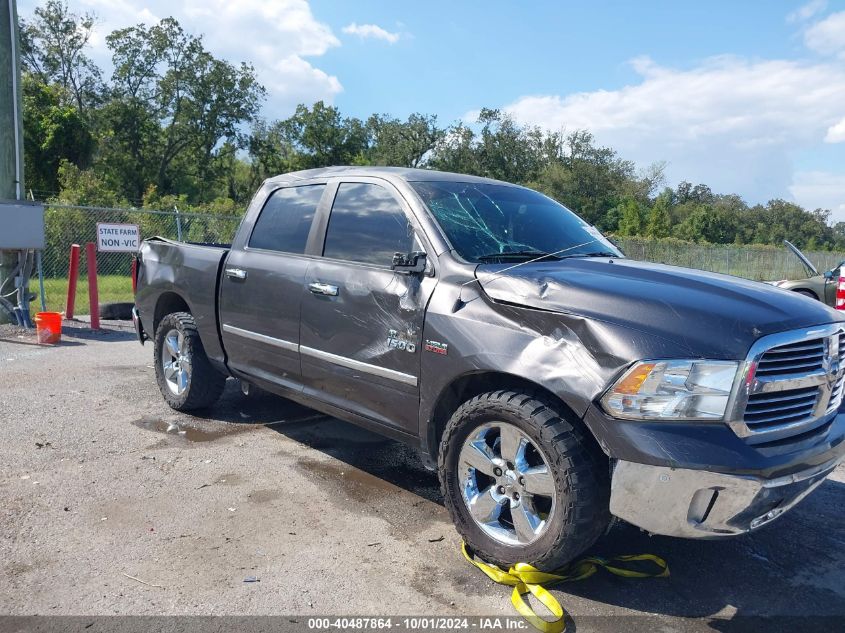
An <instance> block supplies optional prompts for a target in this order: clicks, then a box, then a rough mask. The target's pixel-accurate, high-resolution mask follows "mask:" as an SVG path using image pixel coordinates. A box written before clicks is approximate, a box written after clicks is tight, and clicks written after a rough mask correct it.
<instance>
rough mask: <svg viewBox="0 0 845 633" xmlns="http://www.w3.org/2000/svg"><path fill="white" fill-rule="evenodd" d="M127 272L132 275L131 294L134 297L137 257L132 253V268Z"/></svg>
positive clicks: (136, 286) (136, 285)
mask: <svg viewBox="0 0 845 633" xmlns="http://www.w3.org/2000/svg"><path fill="white" fill-rule="evenodd" d="M129 274H130V275H132V296H133V297H134V296H135V294H136V293H137V292H138V258H137V257H135V256H134V255H133V256H132V268H131V270H130V273H129Z"/></svg>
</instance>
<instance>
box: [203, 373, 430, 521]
mask: <svg viewBox="0 0 845 633" xmlns="http://www.w3.org/2000/svg"><path fill="white" fill-rule="evenodd" d="M194 416H195V417H206V418H207V419H210V420H212V419H213V420H220V421H224V422H237V423H240V424H260V425H262V426H265V427H267V428H269V429H272V430H273V431H275V432H277V433H279V434H281V435H284V436H286V437H288V438H290V439H292V440H295V441H297V442H299V443H300V444H304V445H306V446H308V447H309V448H313V449H314V450H317V451H320V452H321V453H324V454H325V455H329V456H330V457H333V458H334V459H337V460H340V461H341V462H343V463H345V464H348V465H349V466H353V467H354V468H357V469H359V470H361V471H363V472H365V473H368V474H369V475H372V476H373V477H375V478H378V479H380V480H382V481H385V482H388V483H390V484H393V485H395V486H398V487H400V488H402V489H404V490H407V491H408V492H411V493H413V494H415V495H418V496H420V497H423V498H424V499H427V500H429V501H433V502H435V503H437V504H440V505H443V500H442V499H441V497H440V484H439V482H438V480H437V474H436V473H434V472H432V471H430V470H428V469H427V468H426V467H425V466H424V464H423V461H422V458H421V456H420V453H419V452H418V451H416V450H414V449H413V448H410V447H408V446H406V445H404V444H402V443H400V442H396V441H393V440H390V439H388V438H386V437H384V436H382V435H379V434H377V433H372V432H370V431H367V430H366V429H362V428H360V427H358V426H355V425H354V424H350V423H348V422H343V421H341V420H338V419H336V418H332V417H330V416H327V415H324V414H322V413H319V412H317V411H314V410H313V409H309V408H308V407H305V406H302V405H300V404H297V403H295V402H292V401H291V400H288V399H286V398H281V397H278V396H275V395H273V394H270V393H267V392H265V391H261V390H257V391H255V392H254V393H252V394H250V395H249V396H244V395H243V394H241V392H240V388H239V386H238V382H237V381H236V380H229V381H228V382H227V384H226V389H225V391H224V393H223V396H222V397H221V398H220V400H219V401H218V402H217V404H215V405H214V407H213V408H212V409H209V410H208V411H205V412H196V413H194ZM359 483H360V482H359Z"/></svg>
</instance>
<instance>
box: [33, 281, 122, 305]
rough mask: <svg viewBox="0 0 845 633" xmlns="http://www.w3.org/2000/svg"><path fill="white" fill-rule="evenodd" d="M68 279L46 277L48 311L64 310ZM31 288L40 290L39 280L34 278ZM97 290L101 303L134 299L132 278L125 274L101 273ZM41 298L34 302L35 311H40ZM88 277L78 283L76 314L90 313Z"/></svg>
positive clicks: (45, 288)
mask: <svg viewBox="0 0 845 633" xmlns="http://www.w3.org/2000/svg"><path fill="white" fill-rule="evenodd" d="M67 287H68V280H67V279H45V280H44V294H46V295H47V311H48V312H64V311H65V307H66V304H67ZM30 288H31V289H32V290H33V291H35V292H37V291H38V280H37V279H34V280H33V281H32V285H31V286H30ZM97 291H98V294H99V297H100V303H101V304H103V303H118V302H123V301H130V302H131V301H134V297H133V296H132V280H131V279H130V278H129V277H128V276H124V275H100V276H99V277H98V278H97ZM39 307H40V303H39V299H36V300H35V301H33V302H32V309H33V312H35V311H40V310H38V308H39ZM89 312H91V310H90V309H89V307H88V277H85V276H82V277H80V279H79V281H78V282H77V283H76V304H75V307H74V313H75V314H88V313H89Z"/></svg>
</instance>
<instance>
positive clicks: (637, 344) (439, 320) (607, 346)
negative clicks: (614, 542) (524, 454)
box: [420, 283, 677, 437]
mask: <svg viewBox="0 0 845 633" xmlns="http://www.w3.org/2000/svg"><path fill="white" fill-rule="evenodd" d="M428 341H433V342H436V343H441V344H445V345H447V346H448V347H447V349H448V353H447V355H442V354H437V353H433V352H431V351H427V350H426V349H425V343H426V342H428ZM644 350H648V353H649V355H653V356H671V355H672V354H675V353H677V348H676V346H675V345H673V344H672V343H671V342H669V341H666V340H664V339H662V338H659V337H653V336H650V335H648V334H645V333H643V332H640V331H637V330H633V329H628V328H623V327H620V326H617V325H614V324H609V323H606V322H603V321H599V320H595V319H588V318H584V317H579V316H576V315H571V314H561V313H556V312H547V311H542V310H536V309H528V308H521V307H516V306H508V305H502V304H497V303H495V302H493V301H492V300H491V299H490V298H489V297H487V296H485V295H484V293H483V292H479V290H478V289H477V286H476V285H475V284H469V285H465V286H463V287H461V286H460V285H456V284H453V283H441V284H439V285H438V286H437V288H436V290H435V292H434V296H433V297H432V300H431V303H430V304H429V309H428V313H427V314H426V322H425V328H424V333H423V351H422V359H421V363H422V372H421V375H422V380H421V398H420V401H421V402H420V404H421V406H420V419H421V423H422V425H423V428H422V431H423V437H425V435H424V434H425V431H426V428H425V426H426V424H427V423H428V421H430V420H431V418H432V415H433V412H434V408H435V406H436V402H437V400H438V399H439V398H440V397H441V396H442V394H443V393H444V390H445V389H446V388H447V387H448V386H449V384H450V383H452V382H453V381H454V380H455V379H457V378H460V377H462V376H467V375H470V374H473V373H481V372H498V373H503V374H509V375H512V376H516V377H519V378H521V379H525V380H529V381H531V382H534V383H537V384H539V385H541V386H542V387H544V388H546V389H548V390H549V391H551V392H553V393H554V394H555V395H557V396H558V397H560V398H561V399H562V400H563V401H564V402H565V403H566V404H567V405H568V406H569V407H570V408H571V409H572V410H573V412H574V413H575V414H576V415H578V416H579V417H581V416H583V415H584V413H585V412H586V411H587V409H588V407H589V406H590V404H591V402H592V401H594V400H595V399H596V398H598V397H599V396H600V395H601V394H602V393H603V391H604V390H605V389H606V388H607V385H608V384H609V383H610V381H611V380H613V378H614V377H616V376H617V375H619V374H620V373H621V372H622V371H623V370H624V369H625V368H626V367H627V366H628V365H629V364H630V362H631V360H632V359H635V358H638V357H641V356H642V355H643V354H644V353H645V351H644Z"/></svg>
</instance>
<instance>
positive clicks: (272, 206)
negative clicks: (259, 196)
mask: <svg viewBox="0 0 845 633" xmlns="http://www.w3.org/2000/svg"><path fill="white" fill-rule="evenodd" d="M325 188H326V186H325V185H305V186H303V187H287V188H285V189H279V190H277V191H274V192H273V193H272V194H271V195H270V198H269V199H268V200H267V202H266V203H265V204H264V208H263V209H262V210H261V214H260V215H259V216H258V221H257V222H256V223H255V228H254V229H253V230H252V235H251V236H250V238H249V245H250V247H251V248H264V249H267V250H270V251H280V252H282V253H304V252H305V244H306V243H307V242H308V232H309V231H310V230H311V223H312V222H313V220H314V212H315V211H316V210H317V205H318V204H319V202H320V198H321V197H322V195H323V190H324V189H325Z"/></svg>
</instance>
